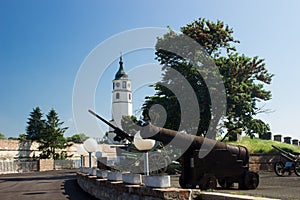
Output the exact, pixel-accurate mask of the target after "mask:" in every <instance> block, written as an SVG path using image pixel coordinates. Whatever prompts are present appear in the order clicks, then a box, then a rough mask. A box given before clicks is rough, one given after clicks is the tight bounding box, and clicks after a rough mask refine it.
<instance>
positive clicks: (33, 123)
mask: <svg viewBox="0 0 300 200" xmlns="http://www.w3.org/2000/svg"><path fill="white" fill-rule="evenodd" d="M44 129H45V120H43V113H42V111H41V109H40V108H39V107H36V108H34V109H33V111H32V112H30V117H29V118H28V121H27V127H26V139H27V140H35V141H38V140H39V139H40V137H41V135H42V132H43V130H44Z"/></svg>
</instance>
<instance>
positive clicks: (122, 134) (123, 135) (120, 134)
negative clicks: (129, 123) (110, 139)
mask: <svg viewBox="0 0 300 200" xmlns="http://www.w3.org/2000/svg"><path fill="white" fill-rule="evenodd" d="M88 111H89V113H91V114H92V115H94V116H95V117H97V118H98V119H100V120H101V121H102V122H104V123H105V124H107V125H108V126H110V127H111V128H112V129H114V133H115V134H116V135H117V138H116V139H117V141H121V140H123V139H126V140H128V141H129V142H132V141H133V137H132V136H130V135H129V134H128V133H126V132H125V131H123V130H122V129H120V128H119V127H116V126H114V125H113V124H112V123H109V122H108V121H107V120H106V119H104V118H103V117H101V116H100V115H98V114H97V113H95V112H94V111H92V110H88Z"/></svg>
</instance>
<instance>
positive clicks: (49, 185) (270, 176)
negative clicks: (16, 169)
mask: <svg viewBox="0 0 300 200" xmlns="http://www.w3.org/2000/svg"><path fill="white" fill-rule="evenodd" d="M259 174H260V184H259V186H258V188H257V189H256V190H238V189H237V185H236V187H235V188H233V189H230V190H221V189H220V188H219V189H218V190H217V192H225V193H232V194H244V195H252V196H259V197H271V198H278V199H283V200H296V199H297V200H300V177H297V176H295V175H291V176H289V177H278V176H276V175H275V174H274V173H273V172H260V173H259ZM171 182H172V186H174V187H176V186H178V176H172V178H171ZM0 199H1V200H11V199H16V200H19V199H21V200H27V199H29V200H34V199H39V200H43V199H47V200H52V199H53V200H63V199H70V200H95V198H93V197H91V196H90V195H89V194H87V193H85V192H84V191H82V190H81V188H80V187H79V186H78V185H77V182H76V170H61V171H48V172H36V173H24V174H9V175H0Z"/></svg>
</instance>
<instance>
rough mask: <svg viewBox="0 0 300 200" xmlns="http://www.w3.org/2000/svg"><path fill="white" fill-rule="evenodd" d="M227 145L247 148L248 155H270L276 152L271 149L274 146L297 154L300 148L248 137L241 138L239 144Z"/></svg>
mask: <svg viewBox="0 0 300 200" xmlns="http://www.w3.org/2000/svg"><path fill="white" fill-rule="evenodd" d="M228 143H229V144H234V145H242V146H245V147H247V149H248V150H249V152H250V153H270V152H278V151H277V150H276V149H274V148H273V147H272V145H275V146H277V147H279V148H281V149H284V150H285V151H288V152H299V153H300V148H299V147H296V146H295V145H291V144H286V143H283V142H277V141H272V140H261V139H258V138H253V139H251V138H250V137H243V139H242V141H241V142H228Z"/></svg>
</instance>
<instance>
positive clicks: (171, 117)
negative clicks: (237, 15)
mask: <svg viewBox="0 0 300 200" xmlns="http://www.w3.org/2000/svg"><path fill="white" fill-rule="evenodd" d="M181 32H182V33H180V34H176V33H175V32H173V31H172V30H170V31H169V32H168V33H167V34H166V35H164V36H163V37H162V38H158V41H157V44H156V59H157V60H158V61H159V62H160V64H162V65H163V66H164V68H163V70H164V71H163V78H162V81H161V82H159V83H157V84H155V85H153V87H155V90H156V94H155V95H154V96H151V97H146V101H145V103H144V105H143V116H144V120H145V121H147V120H150V118H151V121H153V116H154V118H155V120H156V121H163V120H162V119H160V118H161V116H162V114H161V113H159V112H158V113H156V114H152V117H149V115H150V114H149V110H151V109H150V108H151V106H153V105H155V104H160V105H162V106H163V107H164V109H165V110H166V112H167V119H166V123H165V127H166V128H170V129H174V130H178V127H179V124H180V123H183V124H184V125H185V127H186V128H185V130H186V131H187V132H192V133H194V132H197V135H205V134H206V133H207V131H208V129H209V128H212V130H217V127H216V125H217V124H218V122H219V121H220V120H223V122H224V123H223V126H222V127H218V128H219V130H222V131H224V132H227V133H228V134H231V133H234V132H236V131H237V130H242V131H244V132H245V133H246V134H248V135H250V136H253V134H254V133H259V134H264V133H266V132H268V131H269V130H270V128H269V125H268V124H266V123H264V122H263V121H262V120H259V119H255V118H254V117H255V116H256V115H257V114H258V113H260V112H264V110H262V109H261V108H259V107H258V105H257V104H258V102H263V101H267V100H269V99H271V92H270V91H268V90H266V89H265V88H264V85H266V84H270V83H271V80H272V77H273V75H272V74H270V73H269V72H268V71H267V69H266V66H265V63H264V60H263V59H260V58H258V57H254V58H250V57H247V56H245V55H240V54H238V53H236V52H235V51H236V50H235V49H236V48H235V46H234V44H236V43H239V41H237V40H235V39H234V38H233V36H232V34H233V30H232V29H231V28H229V26H227V25H224V23H223V22H221V21H217V22H211V21H208V20H205V19H199V20H196V21H194V22H192V23H190V24H188V25H186V26H184V27H182V28H181ZM184 35H186V36H189V37H190V38H192V39H194V40H195V41H196V42H197V43H198V44H200V45H201V46H202V47H203V48H204V49H205V51H206V52H207V54H208V56H206V55H205V54H204V53H203V52H198V51H195V50H194V49H193V47H189V46H187V45H185V43H186V42H185V40H186V39H184ZM186 36H185V37H186ZM178 41H179V42H178ZM164 49H174V50H175V52H176V50H179V49H180V52H183V53H182V54H183V55H187V56H188V58H189V59H186V58H183V57H182V56H179V55H177V54H175V53H172V52H169V51H166V50H164ZM207 57H209V58H207ZM194 58H200V60H201V63H202V67H200V68H199V67H197V66H195V64H194V62H193V59H194ZM198 60H199V59H198ZM208 60H213V62H214V63H215V65H216V66H217V67H218V69H219V72H220V74H221V76H222V81H223V83H224V86H225V92H226V101H227V103H226V104H225V102H224V105H226V106H227V111H226V115H225V116H221V115H220V114H219V113H217V112H216V110H217V108H215V107H212V100H211V95H212V94H211V91H214V90H216V88H213V87H212V88H208V86H207V84H206V82H205V80H206V78H207V77H210V78H211V77H214V76H215V74H213V73H210V72H207V71H205V68H208V67H209V66H210V65H209V64H210V63H209V61H208ZM202 68H203V69H202ZM172 70H176V71H177V72H179V73H180V74H181V75H182V76H183V77H184V78H185V79H186V80H187V81H188V82H189V84H190V85H191V87H192V88H193V90H194V92H195V94H196V96H197V100H198V104H199V109H200V110H199V112H200V121H199V122H193V120H194V119H191V120H188V121H184V122H183V121H181V120H182V119H181V116H182V113H181V110H180V105H179V102H178V99H177V98H176V96H175V94H173V93H172V91H171V90H169V89H168V88H172V87H174V85H175V84H176V82H178V81H179V80H177V79H175V78H174V76H173V75H172ZM181 85H182V84H180V83H179V84H178V83H177V85H176V87H182V86H181ZM180 89H181V90H182V91H184V90H185V88H183V87H182V88H180ZM184 98H185V99H184V101H186V102H189V96H186V97H184ZM212 98H217V97H216V96H212ZM218 106H221V105H218ZM192 109H193V108H190V110H189V108H187V110H186V111H185V112H188V113H190V114H192V113H193V112H195V111H194V110H192ZM198 123H199V126H198V127H192V124H198ZM211 125H212V126H213V127H210V126H211ZM195 128H196V130H195Z"/></svg>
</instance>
